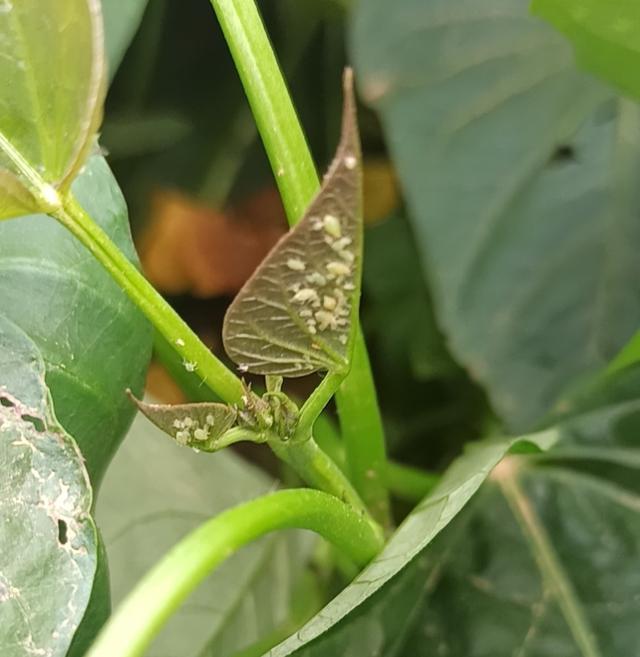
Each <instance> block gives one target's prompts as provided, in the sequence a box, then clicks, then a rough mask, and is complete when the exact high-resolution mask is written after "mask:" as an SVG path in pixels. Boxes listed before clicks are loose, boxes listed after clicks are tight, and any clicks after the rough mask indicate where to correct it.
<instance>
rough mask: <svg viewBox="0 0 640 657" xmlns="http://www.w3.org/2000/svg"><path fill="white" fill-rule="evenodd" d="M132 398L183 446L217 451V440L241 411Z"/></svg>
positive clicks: (217, 405)
mask: <svg viewBox="0 0 640 657" xmlns="http://www.w3.org/2000/svg"><path fill="white" fill-rule="evenodd" d="M129 397H130V398H131V400H132V401H133V402H134V403H135V405H136V406H137V407H138V408H139V409H140V412H141V413H143V414H144V415H145V416H146V417H147V418H148V419H149V420H151V422H153V423H154V424H155V425H156V426H157V427H158V428H159V429H162V431H164V432H165V433H167V434H169V435H170V436H171V437H172V438H173V439H174V440H175V441H176V442H177V443H178V444H179V445H186V446H188V447H196V448H198V449H201V450H203V451H215V449H216V442H217V440H218V439H219V438H220V437H221V436H222V435H223V434H224V433H225V432H226V431H228V430H229V429H231V427H232V426H233V423H234V422H235V420H236V416H237V411H236V410H235V409H233V408H232V407H231V406H227V405H226V404H218V403H214V402H207V403H201V404H148V403H146V402H143V401H140V400H139V399H136V398H135V397H134V396H133V395H132V394H131V393H129Z"/></svg>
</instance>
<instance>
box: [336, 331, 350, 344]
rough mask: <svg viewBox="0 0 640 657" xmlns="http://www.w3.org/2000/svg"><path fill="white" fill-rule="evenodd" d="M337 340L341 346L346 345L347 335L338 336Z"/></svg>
mask: <svg viewBox="0 0 640 657" xmlns="http://www.w3.org/2000/svg"><path fill="white" fill-rule="evenodd" d="M338 340H340V343H341V344H347V340H348V338H347V335H346V334H345V333H342V334H341V335H339V336H338Z"/></svg>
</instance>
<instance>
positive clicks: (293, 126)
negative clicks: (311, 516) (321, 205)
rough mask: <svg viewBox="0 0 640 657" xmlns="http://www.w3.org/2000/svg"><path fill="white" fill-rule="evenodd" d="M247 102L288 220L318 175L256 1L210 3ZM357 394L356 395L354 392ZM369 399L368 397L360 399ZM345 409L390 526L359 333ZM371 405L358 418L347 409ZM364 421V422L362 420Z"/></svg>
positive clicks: (365, 484) (368, 483)
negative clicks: (367, 415)
mask: <svg viewBox="0 0 640 657" xmlns="http://www.w3.org/2000/svg"><path fill="white" fill-rule="evenodd" d="M211 4H212V5H213V8H214V10H215V12H216V15H217V17H218V20H219V22H220V25H221V26H222V30H223V32H224V35H225V38H226V40H227V43H228V44H229V49H230V50H231V54H232V56H233V59H234V61H235V63H236V67H237V69H238V72H239V75H240V78H241V80H242V84H243V86H244V89H245V92H246V94H247V97H248V99H249V103H250V105H251V109H252V111H253V114H254V117H255V119H256V124H257V125H258V129H259V131H260V134H261V136H262V140H263V142H264V146H265V150H266V151H267V155H268V157H269V160H270V162H271V166H272V168H273V171H274V174H275V179H276V182H277V184H278V188H279V190H280V193H281V195H282V200H283V203H284V207H285V210H286V213H287V217H288V219H289V223H290V224H291V225H293V224H295V223H296V222H297V221H299V220H300V218H301V217H302V215H303V213H304V210H305V209H306V208H307V206H308V205H309V203H310V202H311V200H312V199H313V197H314V196H315V194H316V193H317V191H318V189H319V186H320V184H319V180H318V175H317V173H316V170H315V167H314V164H313V159H312V157H311V153H310V152H309V148H308V146H307V143H306V140H305V138H304V134H303V132H302V128H301V126H300V122H299V121H298V118H297V116H296V112H295V109H294V107H293V104H292V102H291V98H290V97H289V93H288V91H287V87H286V84H285V82H284V79H283V77H282V74H281V72H280V68H279V66H278V62H277V60H276V57H275V54H274V52H273V49H272V47H271V44H270V42H269V38H268V36H267V34H266V32H265V29H264V26H263V24H262V20H261V18H260V14H259V13H258V10H257V8H256V5H255V2H254V1H253V0H211ZM354 396H355V397H356V399H351V397H354ZM363 396H366V397H368V400H367V401H365V402H363V401H362V399H361V398H362V397H363ZM337 398H338V404H339V405H340V404H341V405H342V407H343V408H344V409H346V410H345V412H346V417H347V426H345V427H343V437H344V440H345V443H346V449H347V460H348V462H349V471H350V473H351V474H352V475H353V477H354V482H355V483H356V488H357V490H358V491H359V492H360V494H361V495H362V497H363V498H364V499H365V500H366V502H367V504H368V505H369V507H370V509H371V511H372V513H373V514H374V515H375V517H376V518H377V519H378V520H379V521H380V522H382V523H383V524H385V525H388V523H389V511H388V509H389V501H388V494H387V490H386V488H385V486H384V481H383V477H382V469H383V468H384V462H385V446H384V431H383V428H382V422H381V420H380V413H379V410H378V407H377V400H376V396H375V387H374V385H373V377H372V374H371V368H370V366H369V359H368V357H367V355H366V346H365V344H364V340H363V338H362V336H361V335H360V337H359V339H358V344H357V346H356V354H355V355H354V366H353V367H352V369H351V372H350V374H349V376H348V377H347V380H346V381H345V382H344V383H343V385H342V388H341V389H340V390H339V391H338V393H337ZM355 407H366V408H368V409H374V410H373V411H372V414H371V416H370V417H364V416H361V417H360V418H356V417H355V415H354V414H353V413H351V412H350V409H352V408H355ZM357 420H359V421H357Z"/></svg>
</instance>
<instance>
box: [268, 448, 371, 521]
mask: <svg viewBox="0 0 640 657" xmlns="http://www.w3.org/2000/svg"><path fill="white" fill-rule="evenodd" d="M269 446H270V447H271V449H272V450H273V451H274V453H275V454H276V455H277V456H278V457H279V458H281V459H282V460H283V461H285V462H286V463H288V464H289V465H290V466H291V467H292V468H293V469H294V470H295V471H296V472H297V473H298V474H299V475H300V477H302V479H303V480H304V481H305V482H307V483H308V484H310V485H311V486H313V487H314V488H319V489H320V490H322V491H325V492H327V493H330V494H331V495H333V496H335V497H337V498H338V499H340V500H342V501H343V502H345V503H347V504H348V505H349V506H351V507H352V508H353V509H354V510H355V511H356V512H358V513H359V514H360V515H361V516H362V517H363V518H365V519H366V520H367V522H368V523H369V524H370V525H371V526H372V527H374V528H375V531H376V532H379V527H378V526H377V524H376V523H375V522H374V521H373V520H372V519H371V516H370V515H369V512H368V510H367V508H366V507H365V506H364V504H363V502H362V499H361V498H360V496H359V495H358V493H357V491H356V490H355V489H354V487H353V486H352V485H351V482H350V481H349V480H348V479H347V477H346V476H345V475H344V473H343V472H342V470H340V468H339V467H338V466H337V465H336V464H335V462H334V461H333V460H332V459H331V458H330V457H329V456H327V454H326V453H325V452H324V451H323V450H321V449H320V447H318V443H316V441H315V440H314V439H313V438H312V437H310V438H308V439H307V440H304V441H302V442H299V443H297V442H295V441H293V440H289V441H287V442H284V441H282V440H281V439H280V438H276V439H275V440H272V441H269Z"/></svg>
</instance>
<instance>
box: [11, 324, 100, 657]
mask: <svg viewBox="0 0 640 657" xmlns="http://www.w3.org/2000/svg"><path fill="white" fill-rule="evenodd" d="M0 471H1V472H2V473H3V477H2V480H1V483H0V618H2V623H0V654H2V656H3V657H24V656H25V655H38V656H41V657H63V656H64V655H66V654H67V650H68V648H69V645H70V643H71V640H72V638H73V636H74V633H75V631H76V628H77V627H78V625H79V624H80V621H81V620H82V618H83V616H84V613H85V609H86V607H87V604H88V602H89V598H90V595H91V589H92V584H93V578H94V574H95V571H96V561H97V536H96V528H95V525H94V523H93V520H92V518H91V515H90V510H91V503H92V491H91V486H90V483H89V476H88V474H87V471H86V469H85V467H84V465H83V460H82V456H81V454H80V451H79V450H78V447H77V445H76V444H75V442H74V440H73V439H72V438H71V437H70V436H69V435H68V434H67V433H65V431H64V430H63V429H62V427H61V426H60V425H59V424H58V423H57V421H56V419H55V417H54V414H53V410H52V408H51V405H50V397H49V393H48V390H47V388H46V387H45V383H44V364H43V361H42V358H41V356H40V354H39V352H38V351H37V348H36V346H35V345H34V344H33V342H31V341H30V340H29V338H28V337H27V336H26V335H25V334H24V333H23V332H22V331H21V330H20V329H19V328H18V327H16V326H15V325H14V324H12V323H11V322H9V321H8V320H6V319H3V318H2V317H0Z"/></svg>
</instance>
